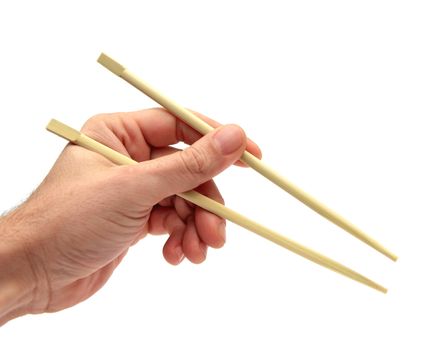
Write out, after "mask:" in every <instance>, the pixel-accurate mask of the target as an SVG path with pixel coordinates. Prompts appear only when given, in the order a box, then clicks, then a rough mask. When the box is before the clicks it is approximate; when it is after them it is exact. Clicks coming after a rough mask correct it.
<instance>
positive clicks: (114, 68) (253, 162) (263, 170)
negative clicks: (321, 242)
mask: <svg viewBox="0 0 426 350" xmlns="http://www.w3.org/2000/svg"><path fill="white" fill-rule="evenodd" d="M98 62H99V63H100V64H102V65H103V66H104V67H105V68H107V69H108V70H110V71H111V72H112V73H114V74H116V75H118V76H119V77H121V78H123V79H124V80H125V81H127V82H128V83H130V84H131V85H133V86H134V87H135V88H137V89H138V90H140V91H142V92H143V93H144V94H145V95H147V96H149V97H150V98H152V99H153V100H154V101H156V102H157V103H159V104H160V105H161V106H163V107H164V108H166V109H167V110H169V111H170V112H171V113H172V114H174V115H175V116H176V117H178V118H179V119H181V120H182V121H184V122H185V123H187V124H188V125H190V126H191V127H192V128H194V129H195V130H197V131H198V132H200V133H201V134H203V135H204V134H207V133H208V132H210V131H212V130H213V127H211V126H210V125H209V124H207V123H206V122H204V121H203V120H201V119H200V118H199V117H197V116H196V115H195V114H194V113H192V112H191V111H189V110H187V109H186V108H184V107H182V106H181V105H179V104H178V103H176V102H175V101H173V100H172V99H170V98H168V97H166V96H164V95H163V94H161V93H160V92H159V91H158V90H156V89H155V88H153V87H152V86H150V85H149V84H148V83H146V82H145V81H143V80H142V79H140V78H139V77H137V76H136V75H135V74H133V73H132V72H130V71H129V70H128V69H126V68H125V67H124V66H122V65H121V64H120V63H118V62H117V61H115V60H113V59H112V58H111V57H109V56H107V55H106V54H104V53H102V54H101V55H100V56H99V58H98ZM241 161H243V162H244V163H246V164H247V165H249V166H250V167H251V168H253V169H254V170H256V171H257V172H258V173H260V174H261V175H263V176H264V177H266V178H267V179H269V180H270V181H272V182H273V183H274V184H276V185H277V186H279V187H281V188H282V189H283V190H284V191H286V192H288V193H289V194H291V195H292V196H293V197H295V198H296V199H298V200H299V201H301V202H302V203H304V204H305V205H306V206H308V207H309V208H311V209H312V210H314V211H316V212H317V213H318V214H320V215H322V216H323V217H324V218H326V219H328V220H330V221H331V222H333V223H334V224H336V225H337V226H339V227H341V228H342V229H344V230H345V231H347V232H349V233H350V234H352V235H353V236H355V237H356V238H358V239H360V240H361V241H363V242H364V243H366V244H368V245H369V246H370V247H372V248H374V249H376V250H377V251H379V252H380V253H382V254H383V255H385V256H387V257H388V258H390V259H391V260H393V261H396V260H397V259H398V257H397V256H396V255H395V254H393V253H392V252H390V251H389V250H388V249H386V248H385V247H384V246H383V245H381V244H380V243H379V242H378V241H376V240H375V239H374V238H372V237H370V236H368V235H367V234H366V233H364V232H363V231H362V230H361V229H359V228H358V227H356V226H355V225H354V224H352V223H350V222H349V221H348V220H346V219H345V218H343V217H342V216H340V215H339V214H337V213H335V212H334V211H332V210H331V209H330V208H328V207H327V206H325V205H324V204H322V203H321V202H319V201H318V200H317V199H315V198H314V197H312V196H311V195H309V194H308V193H306V192H304V191H303V190H302V189H300V188H299V187H297V186H296V185H294V184H293V183H292V182H290V181H289V180H287V179H286V178H284V177H282V176H281V175H280V174H278V173H277V172H276V171H274V170H273V169H272V168H270V167H269V166H267V165H266V164H265V163H264V162H262V161H261V160H260V159H258V158H256V157H255V156H253V155H252V154H251V153H249V152H247V151H245V152H244V154H243V156H242V157H241Z"/></svg>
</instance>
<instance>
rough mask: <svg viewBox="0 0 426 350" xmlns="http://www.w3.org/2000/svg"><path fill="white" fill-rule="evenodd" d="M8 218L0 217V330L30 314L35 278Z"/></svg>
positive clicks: (10, 219)
mask: <svg viewBox="0 0 426 350" xmlns="http://www.w3.org/2000/svg"><path fill="white" fill-rule="evenodd" d="M17 229H18V228H17V226H16V225H15V223H13V218H11V217H0V326H1V325H3V324H5V323H6V322H7V321H9V320H11V319H13V318H16V317H19V316H22V315H24V314H26V313H28V312H31V307H30V305H31V303H32V300H33V297H34V292H35V283H34V276H33V273H32V272H31V267H30V265H29V263H28V258H27V257H26V254H25V247H24V246H23V244H22V241H21V240H20V238H19V237H17V236H16V235H17Z"/></svg>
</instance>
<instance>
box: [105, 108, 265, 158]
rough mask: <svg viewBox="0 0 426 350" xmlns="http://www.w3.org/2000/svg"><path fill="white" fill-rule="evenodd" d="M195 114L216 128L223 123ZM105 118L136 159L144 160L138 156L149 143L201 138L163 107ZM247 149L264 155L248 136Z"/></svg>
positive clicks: (258, 156)
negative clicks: (141, 149)
mask: <svg viewBox="0 0 426 350" xmlns="http://www.w3.org/2000/svg"><path fill="white" fill-rule="evenodd" d="M193 113H195V114H196V115H197V116H198V117H199V118H201V119H202V120H203V121H205V122H206V123H208V124H209V125H211V126H212V127H214V128H217V127H219V126H221V125H222V124H220V123H219V122H217V121H215V120H213V119H211V118H209V117H207V116H205V115H203V114H201V113H198V112H193ZM104 118H105V119H104V121H105V122H106V124H107V125H108V127H109V128H110V129H111V131H113V133H114V134H115V135H116V136H117V137H118V138H119V139H120V140H121V141H122V142H123V144H124V146H125V147H126V149H127V151H128V152H129V154H130V156H131V157H132V158H134V159H135V160H137V161H142V160H144V159H140V160H139V159H138V158H139V156H140V151H139V150H140V148H141V147H146V146H147V145H148V146H151V147H155V148H161V147H166V146H169V145H173V144H175V143H177V142H180V141H182V142H184V143H186V144H188V145H192V144H193V143H194V142H195V141H197V140H198V139H200V138H201V137H202V135H201V134H200V133H199V132H198V131H196V130H194V129H193V128H192V127H191V126H189V125H187V124H185V123H184V122H182V121H181V120H180V119H178V118H176V117H175V116H174V115H173V114H171V113H170V112H168V111H167V110H165V109H163V108H153V109H147V110H142V111H136V112H129V113H118V114H113V115H105V117H104ZM246 150H247V151H248V152H250V153H252V154H253V155H254V156H255V157H257V158H261V157H262V152H261V151H260V148H259V146H258V145H257V144H256V143H254V142H253V141H252V140H250V139H247V148H246ZM238 163H239V165H242V164H243V163H241V162H238Z"/></svg>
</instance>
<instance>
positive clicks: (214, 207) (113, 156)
mask: <svg viewBox="0 0 426 350" xmlns="http://www.w3.org/2000/svg"><path fill="white" fill-rule="evenodd" d="M47 130H49V131H51V132H52V133H54V134H56V135H58V136H60V137H63V138H64V139H66V140H68V141H70V142H72V143H74V144H76V145H79V146H81V147H84V148H86V149H88V150H91V151H93V152H97V153H99V154H101V155H103V156H104V157H106V158H108V159H109V160H111V161H112V162H113V163H115V164H118V165H134V164H138V163H137V162H136V161H135V160H133V159H131V158H129V157H127V156H125V155H123V154H121V153H119V152H117V151H115V150H113V149H111V148H109V147H107V146H105V145H103V144H102V143H100V142H98V141H96V140H93V139H92V138H90V137H88V136H86V135H84V134H83V133H81V132H79V131H77V130H75V129H73V128H71V127H69V126H67V125H65V124H63V123H61V122H59V121H58V120H55V119H52V120H51V121H50V122H49V124H48V125H47ZM177 195H178V196H180V197H182V198H184V199H185V200H187V201H189V202H192V203H194V204H195V205H198V206H199V207H201V208H203V209H205V210H208V211H210V212H212V213H214V214H216V215H218V216H221V217H223V218H225V219H227V220H229V221H232V222H234V223H235V224H237V225H240V226H242V227H244V228H246V229H247V230H250V231H252V232H254V233H257V234H258V235H260V236H262V237H264V238H266V239H268V240H270V241H272V242H274V243H276V244H278V245H280V246H282V247H284V248H286V249H288V250H290V251H292V252H293V253H296V254H298V255H300V256H302V257H304V258H306V259H308V260H310V261H312V262H315V263H317V264H318V265H321V266H324V267H326V268H328V269H330V270H332V271H335V272H337V273H340V274H342V275H344V276H347V277H349V278H351V279H353V280H355V281H358V282H360V283H363V284H365V285H367V286H369V287H371V288H374V289H376V290H378V291H380V292H382V293H386V292H387V289H386V288H385V287H383V286H381V285H380V284H378V283H376V282H374V281H372V280H370V279H369V278H367V277H365V276H363V275H361V274H359V273H358V272H356V271H354V270H352V269H350V268H348V267H346V266H344V265H342V264H340V263H338V262H336V261H334V260H332V259H330V258H328V257H326V256H325V255H322V254H320V253H317V252H315V251H314V250H312V249H310V248H308V247H305V246H303V245H301V244H299V243H297V242H295V241H293V240H291V239H289V238H287V237H284V236H282V235H280V234H279V233H277V232H275V231H273V230H271V229H269V228H267V227H265V226H263V225H261V224H259V223H257V222H255V221H253V220H251V219H249V218H247V217H245V216H243V215H241V214H239V213H237V212H236V211H234V210H232V209H230V208H227V207H225V206H224V205H223V204H220V203H218V202H216V201H214V200H213V199H211V198H209V197H206V196H204V195H202V194H200V193H198V192H196V191H188V192H185V193H179V194H177Z"/></svg>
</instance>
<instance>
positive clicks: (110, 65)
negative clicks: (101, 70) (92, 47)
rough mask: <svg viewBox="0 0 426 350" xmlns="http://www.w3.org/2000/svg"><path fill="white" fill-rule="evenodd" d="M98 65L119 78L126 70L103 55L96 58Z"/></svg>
mask: <svg viewBox="0 0 426 350" xmlns="http://www.w3.org/2000/svg"><path fill="white" fill-rule="evenodd" d="M98 63H100V64H101V65H103V66H104V67H105V68H106V69H108V70H109V71H111V72H112V73H114V74H116V75H118V76H119V77H121V75H122V73H123V72H124V71H125V70H126V68H125V67H123V66H122V65H121V64H120V63H118V62H117V61H115V60H113V59H112V58H111V57H109V56H108V55H106V54H104V53H101V55H100V56H99V57H98Z"/></svg>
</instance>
